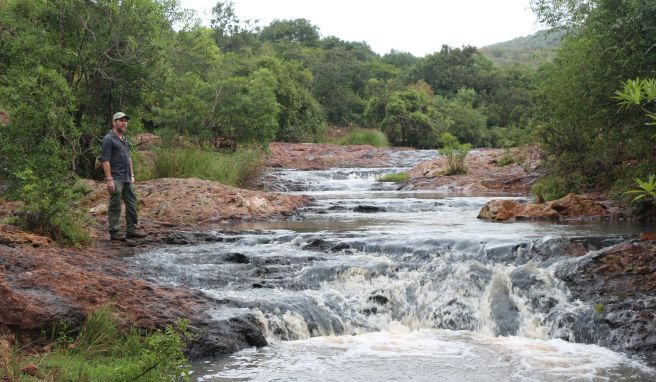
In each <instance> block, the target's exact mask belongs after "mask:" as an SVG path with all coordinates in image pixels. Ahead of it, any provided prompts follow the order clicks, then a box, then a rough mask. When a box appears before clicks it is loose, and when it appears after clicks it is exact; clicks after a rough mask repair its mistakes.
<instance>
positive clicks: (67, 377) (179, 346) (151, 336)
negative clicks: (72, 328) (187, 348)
mask: <svg viewBox="0 0 656 382" xmlns="http://www.w3.org/2000/svg"><path fill="white" fill-rule="evenodd" d="M186 325H187V323H186V322H185V321H179V322H178V323H177V324H176V325H175V326H173V325H169V326H167V327H166V329H164V330H159V331H155V332H150V333H140V332H139V330H138V329H136V328H133V329H132V330H130V331H129V332H127V333H124V332H122V331H120V330H119V329H118V328H117V325H116V321H115V320H114V318H113V315H112V311H111V308H109V307H102V308H100V309H98V310H97V311H95V312H93V313H92V314H90V315H89V316H88V317H87V319H86V321H85V323H84V326H83V327H82V330H81V331H80V332H79V334H78V335H77V337H76V338H75V339H73V338H71V337H69V334H70V332H66V334H64V335H63V338H57V339H56V340H55V341H54V342H53V348H52V351H51V352H49V353H46V354H42V355H24V356H21V355H20V354H19V353H18V350H16V349H14V350H13V352H12V355H11V357H10V358H9V360H8V362H6V364H5V365H0V366H1V367H0V380H4V379H8V380H10V381H34V380H45V381H62V382H63V381H100V382H102V381H107V382H109V381H112V382H114V381H119V382H120V381H125V382H127V381H136V380H138V381H152V382H155V381H179V380H190V379H189V369H188V360H187V359H186V357H185V356H184V354H183V350H184V341H183V340H182V338H183V337H186V338H188V337H189V333H188V331H187V329H186ZM30 363H32V364H35V365H36V366H37V367H38V369H39V370H38V376H37V379H35V378H33V377H29V376H27V375H22V374H21V373H20V370H21V368H23V367H24V366H25V365H27V364H30ZM3 378H4V379H3Z"/></svg>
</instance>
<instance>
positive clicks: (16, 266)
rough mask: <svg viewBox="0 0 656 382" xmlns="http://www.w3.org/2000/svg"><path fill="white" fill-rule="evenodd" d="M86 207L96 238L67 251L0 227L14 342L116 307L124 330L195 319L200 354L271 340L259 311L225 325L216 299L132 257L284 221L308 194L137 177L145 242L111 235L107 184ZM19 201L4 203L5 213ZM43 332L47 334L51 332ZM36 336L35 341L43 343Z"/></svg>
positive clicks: (95, 185)
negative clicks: (226, 230) (231, 226)
mask: <svg viewBox="0 0 656 382" xmlns="http://www.w3.org/2000/svg"><path fill="white" fill-rule="evenodd" d="M86 186H87V187H88V189H89V193H88V194H87V195H86V197H85V198H84V200H82V205H83V206H84V207H85V208H86V209H87V210H88V211H89V215H88V222H89V225H88V232H89V235H90V236H91V238H92V244H91V245H89V246H87V247H84V248H66V247H61V246H59V245H57V244H55V243H53V242H52V240H50V239H49V238H47V237H44V236H40V235H36V234H30V233H26V232H23V231H21V230H20V229H19V228H18V227H15V226H11V225H8V224H1V225H0V301H2V306H1V307H0V332H2V335H3V340H4V341H6V342H7V343H9V344H10V345H13V346H18V347H23V346H26V345H29V346H28V348H35V349H36V350H37V351H38V349H39V348H40V347H45V349H47V348H48V346H49V344H48V343H47V342H48V340H47V339H46V338H51V337H49V333H50V330H51V328H53V327H54V326H55V325H57V324H58V323H60V322H69V323H70V324H71V325H72V327H73V328H75V327H79V325H81V323H82V322H83V320H84V317H85V316H86V315H88V314H89V313H91V312H93V311H94V310H95V309H97V308H99V307H101V306H104V305H107V304H109V305H111V306H112V307H113V310H114V312H115V315H116V316H117V318H118V320H119V323H120V324H122V325H121V326H122V327H123V328H124V329H126V328H129V327H130V326H132V325H137V326H138V327H140V328H142V329H161V328H164V327H165V326H166V325H167V324H171V323H173V322H175V320H177V319H179V318H187V319H189V320H190V326H189V329H190V331H191V333H192V334H194V337H193V339H192V341H191V343H190V344H189V348H188V354H189V356H191V357H192V358H198V357H203V356H209V355H216V354H225V353H231V352H234V351H237V350H240V349H242V348H245V347H249V346H260V345H263V344H265V343H266V342H265V340H264V338H263V337H262V336H261V332H262V329H261V327H260V324H259V323H258V322H257V320H255V318H254V317H252V316H243V317H241V318H240V319H235V320H231V321H230V322H228V321H221V320H216V319H215V318H212V317H211V316H210V314H209V313H208V312H210V311H211V310H212V309H215V308H217V306H218V305H217V303H216V302H215V301H213V300H212V299H209V298H208V297H206V296H205V295H204V294H202V293H200V292H198V291H194V290H191V289H189V288H180V287H175V286H167V285H162V284H161V283H157V282H154V281H152V280H148V278H147V277H145V275H144V274H143V272H142V270H140V269H139V268H138V267H137V266H135V264H134V263H133V262H130V261H127V260H126V257H128V256H133V255H134V254H137V253H140V252H144V251H146V250H149V249H153V248H159V247H162V246H166V245H171V244H176V245H182V244H200V243H208V242H217V241H221V240H223V236H222V235H221V234H219V233H212V231H211V229H212V228H213V227H215V226H217V225H220V224H223V223H229V222H239V221H256V220H272V219H284V218H287V217H289V216H292V215H294V214H295V213H296V210H297V209H298V208H300V207H302V206H305V205H306V204H307V203H308V202H309V199H308V198H306V197H304V196H298V195H282V194H277V193H267V192H260V191H251V190H244V189H238V188H235V187H229V186H225V185H222V184H220V183H216V182H210V181H204V180H199V179H156V180H150V181H145V182H140V183H137V185H136V188H137V193H138V194H139V196H140V203H139V206H140V219H141V221H140V226H141V227H142V229H143V230H145V231H147V232H148V233H149V236H148V237H147V238H145V239H141V240H129V241H127V242H116V241H109V240H108V234H107V232H106V222H107V194H106V189H105V184H104V183H102V182H94V181H86ZM17 207H18V204H16V203H8V202H5V203H2V204H0V217H2V218H4V217H7V216H10V215H11V214H12V213H13V211H14V210H15V209H16V208H17ZM44 333H47V334H48V335H46V337H44ZM35 341H36V342H35Z"/></svg>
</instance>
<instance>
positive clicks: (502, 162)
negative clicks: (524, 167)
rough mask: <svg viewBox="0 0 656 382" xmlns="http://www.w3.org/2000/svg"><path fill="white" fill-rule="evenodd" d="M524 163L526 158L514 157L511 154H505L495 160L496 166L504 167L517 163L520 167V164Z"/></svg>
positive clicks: (521, 156)
mask: <svg viewBox="0 0 656 382" xmlns="http://www.w3.org/2000/svg"><path fill="white" fill-rule="evenodd" d="M524 162H526V156H525V155H515V154H512V153H506V154H504V155H503V156H502V157H501V158H499V159H498V160H497V165H498V166H501V167H504V166H509V165H511V164H515V163H517V164H518V165H521V164H522V163H524Z"/></svg>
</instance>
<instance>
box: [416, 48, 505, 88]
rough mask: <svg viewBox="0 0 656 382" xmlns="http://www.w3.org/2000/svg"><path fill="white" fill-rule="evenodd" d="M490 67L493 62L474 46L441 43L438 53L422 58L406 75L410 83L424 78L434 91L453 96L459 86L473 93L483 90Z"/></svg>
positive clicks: (486, 86) (485, 86) (491, 67)
mask: <svg viewBox="0 0 656 382" xmlns="http://www.w3.org/2000/svg"><path fill="white" fill-rule="evenodd" d="M492 70H493V65H492V63H491V62H490V61H489V60H487V59H486V58H484V57H483V56H482V55H481V54H480V53H478V51H477V49H476V48H475V47H473V46H465V47H463V48H452V47H449V46H446V45H443V46H442V49H441V50H440V51H439V52H436V53H433V54H429V55H428V56H426V57H424V58H423V59H422V60H421V61H420V62H419V63H418V64H417V65H416V66H415V68H414V69H413V70H412V71H411V72H410V73H409V76H410V77H409V78H410V82H415V81H418V80H424V81H426V82H427V83H428V84H429V85H430V86H431V87H432V88H433V91H434V92H435V93H436V94H440V95H443V96H453V95H455V94H456V93H457V92H458V89H460V88H462V87H467V88H471V89H474V90H476V92H481V91H484V90H486V89H487V88H488V84H487V82H486V79H487V77H488V72H490V71H492Z"/></svg>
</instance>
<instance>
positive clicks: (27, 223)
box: [14, 168, 90, 246]
mask: <svg viewBox="0 0 656 382" xmlns="http://www.w3.org/2000/svg"><path fill="white" fill-rule="evenodd" d="M14 178H15V180H14V182H15V187H16V189H15V191H14V192H16V193H17V194H18V195H20V199H21V200H22V201H23V205H22V206H21V207H20V208H19V209H18V211H17V216H16V221H15V223H17V224H18V225H20V226H21V227H23V228H24V229H27V230H30V231H33V232H35V233H38V234H41V235H44V236H48V237H50V238H52V239H53V240H55V241H57V242H59V243H62V244H65V245H75V246H79V245H83V244H87V243H89V241H90V238H89V235H88V233H87V231H86V229H85V228H84V223H85V222H84V217H83V215H82V214H81V212H80V210H79V206H78V205H77V203H78V201H79V200H80V198H81V196H82V195H83V193H84V191H85V190H84V189H83V188H82V187H80V186H76V185H75V179H74V177H73V175H72V174H69V176H62V177H56V176H51V177H39V176H37V175H36V174H35V173H34V171H32V170H31V169H30V168H26V169H24V170H22V171H18V172H16V173H15V174H14Z"/></svg>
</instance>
